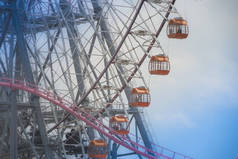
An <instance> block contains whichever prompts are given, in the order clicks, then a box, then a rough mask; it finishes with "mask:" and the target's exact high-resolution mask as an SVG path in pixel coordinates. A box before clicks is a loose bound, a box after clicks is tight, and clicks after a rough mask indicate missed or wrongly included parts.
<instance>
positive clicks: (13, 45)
mask: <svg viewBox="0 0 238 159" xmlns="http://www.w3.org/2000/svg"><path fill="white" fill-rule="evenodd" d="M174 3H175V0H150V1H149V0H148V1H145V0H11V1H10V0H0V54H1V56H0V86H1V87H0V94H1V95H0V143H1V144H0V158H3V159H5V158H10V159H16V158H20V159H25V158H36V159H40V158H47V159H52V158H56V159H57V158H60V159H61V158H72V156H74V157H75V156H76V157H78V158H88V145H89V142H90V141H91V140H93V139H95V138H101V139H103V140H105V141H106V142H107V151H108V155H107V158H108V159H110V158H112V159H115V158H117V157H123V156H127V158H128V155H134V156H135V157H137V158H143V157H146V158H165V159H170V158H171V159H172V158H174V159H175V158H190V157H187V156H184V155H182V154H179V153H176V152H173V151H170V150H168V149H166V148H163V147H159V146H156V145H154V144H153V141H152V138H151V135H150V133H149V129H148V128H147V124H146V121H145V119H144V117H143V113H142V112H143V109H142V108H137V107H131V106H130V105H129V102H130V98H131V94H130V92H131V89H132V88H135V87H140V86H143V87H144V88H147V89H149V88H148V87H147V85H146V82H145V80H144V78H143V74H142V72H141V71H140V67H141V65H142V64H143V62H144V61H145V59H146V57H148V56H149V57H150V56H151V55H150V52H151V51H152V50H159V51H162V52H163V49H162V48H161V45H160V43H159V39H158V37H159V35H160V33H161V31H162V29H163V27H164V25H165V23H166V22H167V21H168V17H169V15H170V13H173V14H177V10H176V9H175V8H174ZM118 114H122V115H124V116H126V117H127V118H128V119H129V123H128V125H127V129H129V127H130V130H131V131H130V132H131V133H130V134H128V135H121V134H117V133H115V132H114V130H113V129H112V128H111V127H110V125H109V120H110V118H111V117H112V116H115V115H118ZM134 129H135V130H134ZM73 132H74V134H76V135H74V136H73V135H72V133H73ZM133 133H134V134H135V135H133ZM121 147H125V148H126V149H123V148H122V149H120V148H121Z"/></svg>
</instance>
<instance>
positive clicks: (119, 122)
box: [109, 115, 129, 135]
mask: <svg viewBox="0 0 238 159" xmlns="http://www.w3.org/2000/svg"><path fill="white" fill-rule="evenodd" d="M109 122H110V128H112V129H113V130H114V131H115V132H117V133H118V134H121V135H127V134H128V133H129V130H128V129H127V127H128V118H127V117H125V116H122V115H117V116H113V117H112V118H111V119H110V121H109Z"/></svg>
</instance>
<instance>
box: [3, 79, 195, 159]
mask: <svg viewBox="0 0 238 159" xmlns="http://www.w3.org/2000/svg"><path fill="white" fill-rule="evenodd" d="M0 86H1V87H9V88H10V89H12V90H13V91H16V90H23V91H26V92H29V93H31V94H33V95H35V96H37V97H41V98H43V99H45V100H47V101H49V102H51V103H53V104H55V105H56V106H58V107H60V108H62V109H63V110H65V111H67V112H68V113H70V114H71V115H73V116H74V117H76V118H77V119H79V120H82V121H84V122H85V123H86V124H87V125H89V126H91V127H92V128H94V129H95V130H97V131H98V132H99V133H101V134H103V135H105V136H107V137H108V138H110V139H111V140H113V141H114V142H116V143H118V144H120V145H122V146H124V147H125V148H127V149H129V150H131V151H134V152H135V153H137V154H140V155H142V156H144V157H147V158H149V159H157V158H160V159H175V157H176V154H177V153H176V152H173V153H172V155H171V156H170V155H165V154H162V153H158V152H155V151H152V150H150V149H147V148H146V147H144V146H142V145H140V144H138V143H136V142H134V141H132V140H130V139H128V138H127V137H125V136H123V135H120V134H117V133H116V132H115V131H114V130H112V129H111V128H109V127H107V126H106V125H104V124H103V123H102V122H101V121H100V120H98V119H96V118H95V117H94V116H92V115H90V114H88V113H87V112H85V111H83V110H82V109H80V108H79V107H78V106H77V105H75V104H73V103H71V102H68V101H67V100H65V99H63V98H61V97H60V96H58V95H56V94H54V93H52V92H50V91H48V90H44V89H42V88H39V87H38V86H35V85H32V84H30V83H26V82H24V81H19V80H12V79H9V78H0ZM131 145H134V146H131ZM135 147H137V148H135ZM171 152H172V151H171ZM151 154H153V155H151ZM179 156H182V158H184V159H192V158H191V157H188V156H184V155H181V154H179Z"/></svg>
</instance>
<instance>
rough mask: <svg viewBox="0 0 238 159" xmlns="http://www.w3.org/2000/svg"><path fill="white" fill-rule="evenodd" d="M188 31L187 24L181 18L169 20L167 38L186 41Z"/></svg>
mask: <svg viewBox="0 0 238 159" xmlns="http://www.w3.org/2000/svg"><path fill="white" fill-rule="evenodd" d="M188 33H189V29H188V23H187V21H186V20H184V19H183V18H181V17H178V18H173V19H171V20H169V23H168V26H167V35H168V38H173V39H186V38H187V37H188Z"/></svg>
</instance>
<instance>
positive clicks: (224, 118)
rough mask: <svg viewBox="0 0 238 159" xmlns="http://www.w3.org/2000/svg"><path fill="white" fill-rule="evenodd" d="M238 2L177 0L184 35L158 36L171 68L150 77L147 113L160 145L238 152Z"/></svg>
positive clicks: (212, 157) (199, 154) (206, 153)
mask: <svg viewBox="0 0 238 159" xmlns="http://www.w3.org/2000/svg"><path fill="white" fill-rule="evenodd" d="M237 6H238V1H237V0H226V1H225V0H178V1H177V4H176V7H177V9H178V10H179V12H180V13H181V14H182V15H183V16H184V17H185V18H186V19H187V20H188V23H189V27H190V35H189V38H188V39H186V40H168V39H167V38H163V37H162V39H161V43H162V44H163V46H164V47H165V50H166V51H167V53H168V55H169V57H170V60H171V64H172V70H171V73H170V75H169V76H166V77H161V76H151V77H149V78H150V79H149V80H150V88H151V94H152V104H151V107H150V108H149V109H148V110H147V114H150V116H149V120H150V121H151V122H150V125H151V127H152V131H153V132H152V134H155V138H156V141H157V142H158V143H159V144H160V145H163V146H166V147H168V148H171V149H173V150H175V151H178V152H181V153H184V154H187V155H189V156H192V157H194V158H195V159H234V158H235V156H236V154H238V83H237V82H238V70H237V69H238V9H237ZM164 32H165V31H164ZM148 76H149V75H148Z"/></svg>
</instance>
